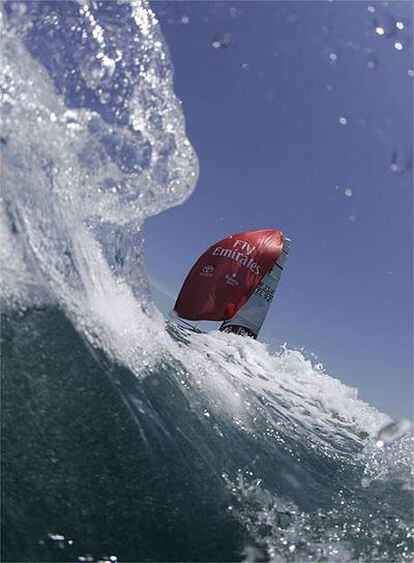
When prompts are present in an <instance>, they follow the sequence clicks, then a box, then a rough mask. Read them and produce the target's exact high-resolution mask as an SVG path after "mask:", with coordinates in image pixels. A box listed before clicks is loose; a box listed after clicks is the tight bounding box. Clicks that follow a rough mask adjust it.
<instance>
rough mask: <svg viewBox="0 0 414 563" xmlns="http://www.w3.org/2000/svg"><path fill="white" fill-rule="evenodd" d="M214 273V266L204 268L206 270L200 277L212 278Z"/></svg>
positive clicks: (202, 271)
mask: <svg viewBox="0 0 414 563" xmlns="http://www.w3.org/2000/svg"><path fill="white" fill-rule="evenodd" d="M213 272H214V266H211V265H208V266H204V268H203V269H202V270H201V272H200V274H199V275H200V276H204V277H206V278H211V277H213Z"/></svg>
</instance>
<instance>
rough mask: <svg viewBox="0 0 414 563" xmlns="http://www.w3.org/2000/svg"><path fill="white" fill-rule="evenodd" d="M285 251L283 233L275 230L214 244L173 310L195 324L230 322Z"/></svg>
mask: <svg viewBox="0 0 414 563" xmlns="http://www.w3.org/2000/svg"><path fill="white" fill-rule="evenodd" d="M282 248H283V233H282V232H281V231H277V230H274V229H261V230H257V231H247V232H245V233H238V234H236V235H232V236H230V237H228V238H226V239H223V240H221V241H219V242H217V243H216V244H213V246H210V248H209V249H208V250H207V251H206V252H205V253H204V254H203V255H202V256H200V258H199V259H198V260H197V262H196V263H195V264H194V266H193V267H192V268H191V270H190V273H189V274H188V276H187V278H186V280H185V281H184V284H183V286H182V288H181V291H180V294H179V295H178V298H177V301H176V303H175V307H174V310H175V311H176V313H177V314H178V316H179V317H182V318H183V319H188V320H192V321H198V320H205V321H224V320H226V319H231V318H232V317H233V316H234V315H235V314H236V313H237V311H238V310H239V309H240V308H241V307H242V306H243V305H244V304H245V303H246V301H247V300H248V299H249V297H250V295H251V294H252V293H253V291H254V290H255V289H256V287H257V286H258V285H259V283H260V281H261V279H262V278H263V276H264V275H265V274H266V272H267V271H268V270H269V269H270V268H271V267H272V266H273V264H274V263H275V261H276V260H277V259H278V258H279V256H280V254H281V252H282Z"/></svg>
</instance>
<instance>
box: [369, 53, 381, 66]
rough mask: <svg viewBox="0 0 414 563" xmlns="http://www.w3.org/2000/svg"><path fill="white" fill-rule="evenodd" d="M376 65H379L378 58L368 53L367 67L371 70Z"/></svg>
mask: <svg viewBox="0 0 414 563" xmlns="http://www.w3.org/2000/svg"><path fill="white" fill-rule="evenodd" d="M378 65H379V60H378V59H377V57H376V56H375V55H373V54H370V55H368V57H367V67H368V68H370V69H371V70H375V69H376V68H378Z"/></svg>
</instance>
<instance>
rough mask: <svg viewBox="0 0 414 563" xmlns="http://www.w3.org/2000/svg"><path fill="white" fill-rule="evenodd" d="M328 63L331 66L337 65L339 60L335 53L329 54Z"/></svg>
mask: <svg viewBox="0 0 414 563" xmlns="http://www.w3.org/2000/svg"><path fill="white" fill-rule="evenodd" d="M329 62H330V63H331V65H336V64H338V62H339V58H338V55H337V53H334V52H333V51H332V52H330V53H329Z"/></svg>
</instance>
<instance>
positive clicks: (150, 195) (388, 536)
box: [1, 2, 413, 561]
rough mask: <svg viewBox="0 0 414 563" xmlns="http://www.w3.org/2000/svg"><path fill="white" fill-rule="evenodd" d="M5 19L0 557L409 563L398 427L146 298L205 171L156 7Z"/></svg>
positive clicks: (403, 454) (320, 376)
mask: <svg viewBox="0 0 414 563" xmlns="http://www.w3.org/2000/svg"><path fill="white" fill-rule="evenodd" d="M2 20H3V21H2V25H3V52H2V59H3V60H2V65H1V84H2V92H3V98H2V103H1V110H2V121H3V128H2V138H1V153H2V162H3V167H2V185H3V194H2V202H1V213H2V231H1V234H2V250H1V259H2V271H3V280H2V294H1V295H2V301H3V317H4V319H3V327H4V328H3V331H2V339H3V351H4V353H3V360H2V361H3V370H2V377H3V390H4V391H3V400H2V401H3V413H4V416H3V452H4V453H3V495H4V499H3V501H4V506H5V510H4V511H3V526H4V532H3V555H4V557H3V559H4V560H46V559H47V560H74V559H77V560H108V561H109V560H112V561H114V560H116V559H120V560H121V559H122V560H125V561H126V560H169V561H173V560H204V561H205V560H214V561H220V560H240V559H242V558H244V559H245V560H247V561H252V560H273V561H277V560H291V561H295V560H296V561H303V560H326V559H328V560H330V561H333V560H338V561H340V560H350V559H361V560H366V559H369V560H384V559H386V560H401V561H403V560H407V561H408V560H411V558H412V530H411V527H410V526H411V520H410V518H411V516H412V508H411V504H410V499H411V498H412V497H411V496H410V495H411V494H412V488H411V482H412V481H411V477H410V468H411V465H412V463H411V462H412V451H413V448H412V435H411V433H410V429H409V427H408V426H407V425H405V423H393V422H392V421H391V419H390V418H389V417H388V416H386V415H385V414H382V413H380V412H379V411H378V410H376V409H375V408H374V407H372V406H370V405H368V404H366V403H364V402H363V401H361V400H359V399H358V396H357V392H356V390H355V389H351V388H349V387H347V386H345V385H343V384H342V383H341V382H340V381H339V380H337V379H335V378H333V377H331V376H330V375H329V374H327V373H326V372H325V370H324V368H323V366H321V365H319V364H316V365H314V364H312V362H311V361H310V360H308V359H306V358H305V357H304V355H303V354H302V353H300V352H299V351H296V350H293V349H290V348H289V347H288V346H285V347H283V348H282V349H281V350H280V351H279V352H278V353H276V354H271V353H270V352H269V351H268V349H267V347H266V345H265V344H262V343H259V342H255V341H252V340H249V339H244V338H241V337H239V336H237V335H231V334H222V333H220V334H219V333H216V332H211V333H209V334H192V333H190V332H188V331H185V330H184V329H181V328H179V327H177V326H176V325H175V324H173V323H170V322H168V321H166V320H165V319H164V318H163V317H162V315H161V314H160V313H159V312H158V311H157V309H156V307H155V306H154V304H153V303H152V302H151V299H150V295H149V286H148V280H147V275H146V272H145V267H144V239H143V225H144V222H145V219H146V218H148V217H150V216H152V215H154V214H156V213H160V212H162V211H163V210H165V209H167V208H169V207H171V206H172V205H178V204H180V203H181V202H182V201H184V200H185V199H186V198H187V197H188V196H189V194H190V193H191V192H192V190H193V189H194V187H195V184H196V181H197V176H198V163H197V157H196V155H195V153H194V150H193V149H192V147H191V144H190V142H189V141H188V139H187V137H186V133H185V121H184V115H183V112H182V109H181V106H180V103H179V101H178V100H177V98H176V96H175V94H174V92H173V71H172V66H171V62H170V60H169V55H168V50H167V47H166V45H165V43H164V40H163V38H162V35H161V33H160V30H159V26H158V23H157V21H156V18H155V16H154V14H153V12H152V11H151V9H150V8H149V6H148V5H147V4H146V3H140V2H118V3H112V2H111V3H105V2H103V3H75V2H73V3H58V2H19V3H15V2H5V3H4V5H3V6H2ZM45 38H47V41H46V40H45ZM411 519H412V518H411ZM111 557H112V558H115V559H111Z"/></svg>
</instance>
